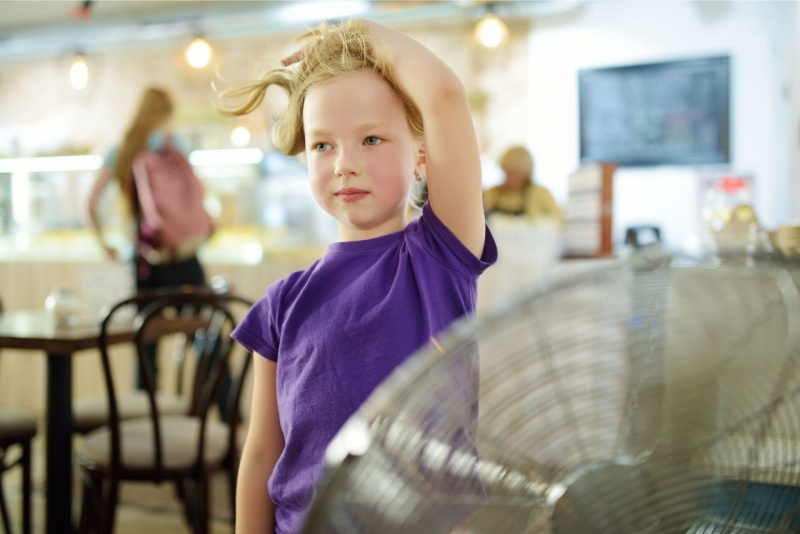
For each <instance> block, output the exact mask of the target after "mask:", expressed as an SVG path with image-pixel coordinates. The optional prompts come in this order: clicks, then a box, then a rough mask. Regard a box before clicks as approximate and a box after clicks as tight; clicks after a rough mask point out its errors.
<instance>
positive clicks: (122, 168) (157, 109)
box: [115, 87, 174, 213]
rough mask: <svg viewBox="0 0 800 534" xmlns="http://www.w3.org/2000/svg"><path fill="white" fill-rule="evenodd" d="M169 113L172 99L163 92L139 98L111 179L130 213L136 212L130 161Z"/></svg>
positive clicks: (152, 90) (154, 89) (151, 90)
mask: <svg viewBox="0 0 800 534" xmlns="http://www.w3.org/2000/svg"><path fill="white" fill-rule="evenodd" d="M173 109H174V106H173V104H172V98H170V96H169V94H168V93H167V92H166V91H164V90H163V89H159V88H157V87H150V88H148V89H147V90H146V91H145V92H144V94H143V95H142V99H141V101H140V102H139V108H138V109H137V110H136V114H135V115H134V117H133V121H132V122H131V124H130V126H129V127H128V131H127V132H126V133H125V137H124V139H123V141H122V145H121V146H120V149H119V153H118V154H117V163H116V169H115V170H116V172H115V175H116V177H117V180H118V181H119V185H120V189H121V190H122V192H123V194H124V195H125V198H126V199H127V200H128V206H129V207H130V209H131V213H135V212H136V200H135V195H134V194H133V171H132V166H133V160H134V159H135V158H136V156H138V155H139V153H140V152H141V151H142V150H144V149H145V148H146V146H147V138H148V137H150V134H152V133H153V131H154V130H156V129H158V128H159V127H160V126H162V125H163V124H164V122H166V120H167V119H169V117H170V116H171V115H172V111H173Z"/></svg>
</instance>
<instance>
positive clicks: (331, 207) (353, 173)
mask: <svg viewBox="0 0 800 534" xmlns="http://www.w3.org/2000/svg"><path fill="white" fill-rule="evenodd" d="M303 128H304V131H305V139H306V150H305V153H306V161H307V162H308V173H309V177H310V180H311V189H312V191H313V193H314V197H315V198H316V200H317V203H318V204H319V205H320V206H322V209H324V210H325V211H326V212H328V213H329V214H330V215H331V216H333V217H334V218H335V219H336V220H337V221H338V223H339V238H340V239H341V240H342V241H357V240H362V239H370V238H373V237H380V236H382V235H387V234H390V233H392V232H397V231H400V230H402V229H403V228H404V227H405V224H406V204H407V201H408V193H409V190H410V189H411V186H412V184H413V181H414V172H415V170H419V169H418V166H421V165H422V161H423V159H422V157H421V156H420V150H421V141H420V140H417V139H415V138H414V136H413V135H412V133H411V129H410V128H409V126H408V122H407V120H406V112H405V108H404V107H403V103H402V101H401V100H400V97H399V96H398V95H397V94H396V93H395V92H394V90H393V89H392V88H391V86H390V85H389V84H388V83H387V82H386V81H385V80H384V79H383V78H382V77H381V76H380V75H378V74H376V73H374V72H372V71H367V70H363V71H358V72H354V73H351V74H346V75H344V76H340V77H338V78H334V79H332V80H330V81H328V82H325V83H323V84H321V85H317V86H314V87H312V88H311V89H310V90H309V91H308V94H307V95H306V99H305V105H304V107H303ZM420 172H421V171H420Z"/></svg>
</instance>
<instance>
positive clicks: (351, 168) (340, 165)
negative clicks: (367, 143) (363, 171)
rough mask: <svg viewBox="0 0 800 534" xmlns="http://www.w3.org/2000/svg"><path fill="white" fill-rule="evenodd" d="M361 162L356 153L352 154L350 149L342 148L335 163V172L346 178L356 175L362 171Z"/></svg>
mask: <svg viewBox="0 0 800 534" xmlns="http://www.w3.org/2000/svg"><path fill="white" fill-rule="evenodd" d="M360 168H361V166H360V164H359V162H358V158H357V157H356V156H355V154H352V153H351V152H350V151H347V150H341V151H340V152H339V155H338V157H337V158H336V163H335V164H334V168H333V172H334V174H336V176H338V177H339V178H344V177H346V176H356V175H358V174H359V172H360Z"/></svg>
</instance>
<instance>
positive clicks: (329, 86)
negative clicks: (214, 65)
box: [227, 21, 497, 533]
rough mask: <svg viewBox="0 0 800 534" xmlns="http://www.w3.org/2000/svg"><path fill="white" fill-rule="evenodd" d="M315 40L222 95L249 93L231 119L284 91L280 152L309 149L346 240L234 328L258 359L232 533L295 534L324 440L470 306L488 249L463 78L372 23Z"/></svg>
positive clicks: (319, 188) (324, 200)
mask: <svg viewBox="0 0 800 534" xmlns="http://www.w3.org/2000/svg"><path fill="white" fill-rule="evenodd" d="M313 37H314V39H313V40H312V42H310V43H309V44H308V45H306V46H305V47H304V48H303V49H301V50H300V52H298V53H296V54H293V55H292V56H290V57H289V58H286V59H285V60H284V61H283V65H284V66H285V67H286V68H284V69H276V70H273V71H271V72H269V73H267V74H266V75H265V76H264V78H263V79H262V80H260V81H258V82H255V83H253V84H251V85H249V86H247V87H245V88H242V89H239V90H234V91H232V92H228V93H227V94H228V95H229V96H230V95H233V96H237V95H238V96H240V97H241V96H246V101H245V103H244V104H243V105H242V106H241V107H240V108H238V109H237V110H233V111H232V112H233V113H237V114H243V113H248V112H250V111H252V110H253V109H255V108H256V107H257V106H258V105H259V103H260V102H261V101H262V99H263V97H264V93H265V91H266V90H267V88H268V87H269V86H271V85H277V86H279V87H281V88H283V89H284V90H285V91H286V92H287V93H288V96H289V102H288V109H287V111H286V113H285V114H284V115H283V116H282V117H281V118H280V119H279V121H278V122H277V124H276V125H275V130H274V138H275V142H276V145H277V147H278V148H279V149H280V150H281V151H282V152H283V153H285V154H287V155H296V154H300V153H304V154H305V158H306V161H307V165H308V172H309V177H310V183H311V188H312V190H313V194H314V197H315V199H316V201H317V202H318V203H319V205H320V206H321V207H322V208H323V209H324V210H325V211H326V212H328V213H329V214H330V215H331V216H333V217H334V218H335V219H336V221H337V222H338V228H339V237H340V242H338V243H334V244H332V245H330V246H329V247H328V251H327V253H326V254H325V255H324V256H323V257H322V258H320V259H319V260H317V261H316V262H315V263H314V264H312V265H311V267H309V268H308V269H307V270H305V271H301V272H295V273H293V274H291V275H289V276H288V277H286V278H284V279H282V280H279V281H278V282H276V283H274V284H272V285H270V287H269V288H268V289H267V293H266V296H265V297H264V298H263V299H261V300H260V301H259V302H258V303H257V304H256V305H255V307H254V308H253V309H252V310H251V311H250V312H249V313H248V315H247V316H246V317H245V318H244V320H243V321H242V322H241V323H240V326H239V327H238V329H237V330H236V331H235V332H234V337H235V338H236V339H237V340H238V341H239V342H240V343H241V344H242V345H244V346H245V347H247V348H249V349H251V350H253V352H254V353H255V366H254V373H255V375H254V376H255V379H254V381H255V383H254V392H253V408H252V418H251V423H250V428H249V432H248V437H247V441H246V444H245V447H244V451H243V455H242V461H241V469H240V470H239V480H238V488H237V505H236V508H237V510H236V514H237V521H236V531H237V532H240V533H245V532H248V533H249V532H272V531H273V530H274V531H275V532H278V533H296V532H299V531H300V529H301V528H302V525H303V522H304V518H305V515H306V513H307V511H308V509H309V507H310V505H311V503H312V500H313V498H314V488H315V485H316V483H317V481H318V479H319V478H320V475H321V473H322V468H323V464H322V460H323V453H324V451H325V447H326V446H327V444H328V442H329V441H330V440H331V438H333V436H334V435H335V434H336V432H337V431H338V430H339V428H340V427H341V426H342V424H343V423H344V422H345V421H346V420H347V419H348V417H349V416H350V415H351V414H353V412H355V411H356V410H357V409H358V407H359V406H360V405H361V404H362V403H363V402H364V400H366V398H367V397H368V396H369V394H370V393H371V392H372V391H373V389H374V388H375V387H376V386H377V385H378V384H379V383H380V382H381V381H382V380H383V379H384V378H386V377H387V376H388V375H389V374H390V373H391V372H392V370H394V368H395V367H397V366H398V365H399V364H401V363H402V362H403V361H404V360H405V359H406V358H407V357H408V356H409V355H411V354H412V353H413V352H414V351H416V350H417V349H418V348H420V347H421V346H423V345H424V344H426V343H428V342H429V341H430V339H431V338H432V337H435V336H437V335H438V334H440V333H441V332H442V331H443V330H444V329H445V328H447V326H448V325H450V323H452V322H453V321H454V320H455V319H457V318H458V317H461V316H463V315H465V314H470V313H472V312H473V311H474V309H475V300H476V292H477V279H478V275H480V274H481V273H482V272H483V271H484V270H485V269H486V268H487V267H488V266H490V265H491V264H492V263H494V262H495V260H496V258H497V250H496V247H495V245H494V241H493V240H492V238H491V235H490V234H489V232H488V230H487V228H486V225H485V222H484V218H483V209H482V202H481V174H480V160H479V155H478V145H477V140H476V137H475V133H474V129H473V125H472V118H471V116H470V111H469V107H468V105H467V96H466V92H465V90H464V87H463V86H462V84H461V82H460V81H459V79H458V78H457V77H456V75H455V74H454V73H453V72H452V71H451V70H450V68H448V67H447V65H445V64H444V63H443V62H442V61H441V60H440V59H439V58H437V57H436V56H435V55H434V54H433V53H431V52H430V51H429V50H428V49H427V48H425V47H424V46H422V45H420V44H419V43H418V42H416V41H414V40H413V39H411V38H409V37H407V36H405V35H403V34H401V33H398V32H396V31H393V30H390V29H388V28H385V27H383V26H381V25H379V24H376V23H373V22H367V21H359V22H350V23H348V24H346V25H342V26H336V27H324V26H323V27H322V28H321V29H320V30H318V31H316V32H314V36H313ZM423 125H424V131H423ZM424 175H427V181H428V203H426V204H425V206H424V207H423V210H422V216H421V217H419V218H418V219H416V220H415V221H412V222H410V223H409V222H408V221H407V219H406V217H407V209H406V207H407V202H408V198H409V193H410V191H411V189H412V185H413V184H414V183H415V180H416V181H420V180H422V178H423V176H424ZM267 480H268V481H269V483H268V484H266V482H267Z"/></svg>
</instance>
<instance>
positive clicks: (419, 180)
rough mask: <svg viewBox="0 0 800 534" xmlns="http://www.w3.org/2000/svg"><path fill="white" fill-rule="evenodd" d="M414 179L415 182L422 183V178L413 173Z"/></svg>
mask: <svg viewBox="0 0 800 534" xmlns="http://www.w3.org/2000/svg"><path fill="white" fill-rule="evenodd" d="M414 179H415V180H416V181H418V182H421V181H422V176H421V175H420V174H419V173H417V172H415V173H414Z"/></svg>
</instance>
